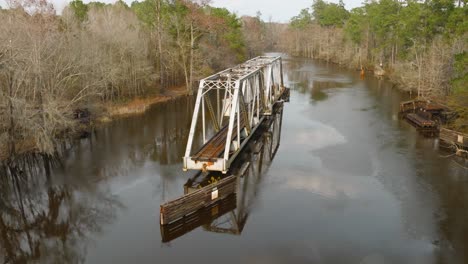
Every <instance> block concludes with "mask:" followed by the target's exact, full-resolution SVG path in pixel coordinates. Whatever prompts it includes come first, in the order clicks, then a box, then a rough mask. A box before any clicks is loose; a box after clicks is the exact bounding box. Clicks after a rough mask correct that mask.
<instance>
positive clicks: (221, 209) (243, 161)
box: [161, 106, 283, 243]
mask: <svg viewBox="0 0 468 264" xmlns="http://www.w3.org/2000/svg"><path fill="white" fill-rule="evenodd" d="M282 120H283V106H280V107H279V108H278V109H277V110H276V112H275V114H274V115H272V116H271V117H270V118H269V119H267V120H266V121H265V122H264V123H263V124H262V125H261V127H259V128H258V129H257V131H256V132H255V134H254V135H253V136H252V138H251V139H250V141H249V142H248V143H247V145H246V146H245V148H244V149H243V151H242V152H241V153H240V154H239V156H238V158H237V159H236V160H235V161H234V163H233V164H232V166H231V168H230V170H229V171H228V173H227V174H226V175H235V176H236V177H237V182H236V188H235V189H236V190H235V191H234V192H233V193H231V194H229V195H228V196H227V197H225V198H224V199H221V200H219V201H217V202H215V203H213V204H211V205H209V206H207V207H204V208H202V209H200V210H198V211H196V212H194V213H192V214H189V215H187V216H185V217H183V218H182V219H180V220H177V221H175V222H174V223H171V224H169V225H162V226H161V238H162V242H164V243H168V242H170V241H172V240H174V239H176V238H178V237H181V236H183V235H185V234H187V233H189V232H190V231H192V230H194V229H196V228H198V227H200V226H202V227H203V230H205V231H208V232H215V233H222V234H232V235H240V234H241V233H242V231H243V229H244V226H245V223H246V222H247V218H248V216H249V213H250V211H251V210H252V208H253V205H254V203H255V200H256V197H257V193H258V192H259V185H260V183H261V181H262V177H263V176H264V174H265V173H266V171H267V170H268V168H269V167H270V165H271V162H272V161H273V159H274V157H275V155H276V153H277V151H278V149H279V146H280V140H281V127H282ZM221 177H225V175H224V176H223V175H221V174H220V173H213V172H212V173H206V174H204V173H200V174H198V175H196V176H195V177H193V178H191V179H189V180H188V181H187V182H186V183H185V185H184V190H186V193H190V192H192V191H195V190H197V189H198V188H201V187H205V186H208V185H209V184H210V181H211V180H212V179H216V178H218V179H219V178H221Z"/></svg>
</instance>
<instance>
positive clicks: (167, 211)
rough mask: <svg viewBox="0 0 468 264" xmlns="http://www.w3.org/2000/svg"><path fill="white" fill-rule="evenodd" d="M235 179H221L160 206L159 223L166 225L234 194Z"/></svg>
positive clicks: (230, 177) (232, 176) (234, 177)
mask: <svg viewBox="0 0 468 264" xmlns="http://www.w3.org/2000/svg"><path fill="white" fill-rule="evenodd" d="M236 182H237V177H236V176H235V175H231V176H228V177H226V178H223V179H221V180H219V181H217V182H215V183H212V184H210V185H208V186H205V187H203V188H200V189H199V190H196V191H194V192H192V193H189V194H186V195H184V196H181V197H179V198H177V199H175V200H172V201H170V202H167V203H165V204H162V205H161V206H160V213H159V214H160V223H161V225H167V224H170V223H172V222H174V221H177V220H179V219H181V218H183V217H186V216H188V215H190V214H191V213H194V212H196V211H198V210H199V209H201V208H204V207H206V206H209V205H210V204H213V203H215V202H217V201H218V200H220V199H223V198H226V197H227V196H228V195H230V194H234V193H235V192H236Z"/></svg>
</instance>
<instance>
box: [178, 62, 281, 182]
mask: <svg viewBox="0 0 468 264" xmlns="http://www.w3.org/2000/svg"><path fill="white" fill-rule="evenodd" d="M286 94H288V89H287V88H285V87H284V85H283V69H282V60H281V57H267V56H260V57H256V58H253V59H251V60H248V61H246V62H244V63H242V64H239V65H237V66H235V67H233V68H229V69H226V70H224V71H221V72H219V73H216V74H214V75H212V76H210V77H207V78H205V79H202V80H201V81H200V85H199V88H198V93H197V98H196V102H195V109H194V112H193V117H192V123H191V127H190V133H189V138H188V143H187V148H186V151H185V155H184V157H183V169H184V170H202V171H221V172H222V173H227V171H228V169H229V167H230V165H231V163H232V162H233V161H234V159H235V158H236V156H237V155H238V154H239V152H240V151H241V150H242V148H243V147H244V146H245V144H246V143H247V142H248V140H249V138H250V137H251V135H252V134H253V133H254V132H255V130H256V129H257V128H258V126H259V125H260V124H261V123H262V122H263V121H264V120H265V118H267V117H268V116H270V115H272V113H273V108H274V106H275V105H276V104H277V103H278V102H280V101H282V100H283V97H284V96H285V95H286ZM197 131H201V135H200V136H201V138H202V140H201V141H202V146H201V147H200V148H197V146H196V143H195V141H196V140H195V138H196V136H197V135H196V132H197Z"/></svg>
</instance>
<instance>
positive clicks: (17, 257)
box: [0, 155, 121, 263]
mask: <svg viewBox="0 0 468 264" xmlns="http://www.w3.org/2000/svg"><path fill="white" fill-rule="evenodd" d="M58 165H59V160H58V158H56V157H50V156H46V155H28V156H23V157H18V158H16V159H15V160H13V161H11V162H9V163H8V164H7V163H4V164H2V165H1V166H0V175H2V180H1V181H0V210H1V215H0V234H1V236H0V241H1V243H0V246H1V249H2V250H1V251H0V260H3V263H27V262H32V261H35V262H37V261H40V262H44V263H77V262H82V261H83V260H84V258H85V256H86V246H85V245H86V244H85V243H82V242H83V241H86V240H87V239H88V236H89V234H90V233H98V232H100V231H101V228H102V226H103V225H104V224H108V223H109V222H111V221H112V220H113V218H114V216H115V214H114V213H115V210H116V208H119V207H120V206H121V204H120V202H119V201H118V200H117V199H116V198H115V197H114V196H112V195H111V194H109V193H108V192H104V191H99V192H93V193H92V194H91V193H88V192H87V191H86V190H80V189H78V188H75V186H70V185H68V184H64V183H60V182H59V181H56V179H55V174H54V173H53V172H52V171H53V170H54V169H56V168H57V167H58Z"/></svg>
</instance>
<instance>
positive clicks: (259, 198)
mask: <svg viewBox="0 0 468 264" xmlns="http://www.w3.org/2000/svg"><path fill="white" fill-rule="evenodd" d="M283 64H284V74H285V76H284V77H285V84H286V86H288V87H290V88H291V98H290V102H289V103H286V104H285V105H284V111H283V115H282V126H281V141H280V142H281V143H280V145H279V148H278V150H277V152H276V155H275V156H274V157H272V156H269V157H270V159H269V160H268V159H267V160H263V164H262V165H261V167H262V170H259V172H258V175H255V176H252V178H250V180H249V181H248V182H247V183H246V185H245V186H246V187H245V188H246V190H247V191H245V193H247V195H246V197H239V195H240V194H238V197H237V201H239V200H242V201H244V202H245V201H247V202H246V204H247V206H246V207H245V208H243V209H242V212H239V211H240V207H239V206H238V208H237V213H238V214H242V215H243V216H244V218H243V222H242V223H241V224H240V225H241V226H239V223H237V226H236V228H235V230H236V232H220V231H219V230H221V229H214V228H210V227H209V226H210V223H212V224H213V223H217V224H219V225H218V226H223V227H226V228H227V229H224V230H231V229H229V228H230V224H233V225H236V224H234V223H232V222H230V221H229V217H227V216H228V215H230V214H231V213H229V212H228V213H227V214H226V215H222V216H221V217H219V218H217V219H211V220H209V221H208V222H204V224H203V225H202V226H199V227H197V226H194V227H192V228H191V229H193V230H190V229H188V230H186V231H184V232H182V233H181V234H179V235H178V236H175V237H173V238H172V240H171V239H169V240H170V241H168V242H166V241H167V240H166V239H164V241H165V242H163V236H162V229H161V228H160V225H159V206H160V204H161V203H163V202H164V201H168V200H170V199H172V198H176V197H178V196H180V195H182V194H183V192H184V187H183V186H184V183H185V182H186V181H187V179H188V178H189V177H191V176H192V175H193V174H194V173H193V172H183V171H182V164H181V161H182V158H181V157H182V156H183V154H184V151H185V144H186V141H187V135H188V130H189V126H190V121H191V114H192V109H193V101H194V99H193V98H181V99H177V100H175V101H171V102H168V103H164V104H159V105H155V106H153V107H152V108H151V109H150V110H149V111H148V112H147V113H145V114H144V115H140V116H132V117H127V118H121V119H118V120H116V121H113V122H111V123H108V124H105V125H103V126H102V127H100V128H98V129H96V131H95V132H94V133H92V135H91V137H90V138H86V139H82V140H81V141H79V142H78V143H76V145H74V147H73V148H72V149H71V150H70V151H68V152H67V153H65V154H64V155H63V157H61V158H60V159H59V160H57V161H54V162H53V163H52V164H51V165H50V166H45V167H44V166H43V164H44V160H43V159H42V158H41V157H32V158H30V159H28V160H26V161H25V164H26V165H28V166H26V165H25V166H26V167H28V169H25V168H18V169H17V173H16V174H15V175H16V176H12V175H9V176H6V175H5V176H4V177H2V179H0V181H1V185H0V188H1V194H0V208H1V218H0V243H1V244H0V262H1V263H115V264H117V263H365V264H370V263H373V264H374V263H375V264H383V263H468V171H467V170H466V169H464V168H462V167H461V166H460V164H459V163H460V161H457V160H456V159H453V158H452V157H446V156H447V155H448V154H447V153H444V152H441V151H440V150H438V142H437V140H436V139H431V138H424V137H422V136H420V135H419V134H418V133H417V132H416V131H415V129H414V128H413V127H411V126H410V125H408V124H407V123H405V122H404V121H401V120H399V119H398V105H399V102H400V101H402V100H406V99H408V98H407V96H405V95H403V94H402V93H400V92H398V91H397V90H396V89H394V88H392V85H391V84H390V83H388V82H386V81H383V80H378V79H376V78H374V77H366V78H365V79H364V80H361V79H360V76H359V72H357V71H356V72H355V71H350V70H346V69H342V68H339V67H337V66H335V65H330V64H325V63H323V62H317V61H313V60H308V59H300V58H285V59H284V60H283ZM248 158H250V159H251V161H254V160H255V161H258V160H259V158H258V157H250V156H249V157H248ZM35 164H36V165H35ZM41 164H42V165H41ZM465 165H466V164H465ZM41 166H42V167H41ZM36 167H37V168H36ZM26 171H29V172H28V173H26ZM235 202H236V201H235V200H234V207H228V211H230V210H234V209H233V208H235V207H236V206H235ZM227 203H229V201H228V202H227ZM216 210H218V209H216ZM234 211H236V210H234ZM234 211H233V212H234ZM211 213H212V214H213V211H211ZM216 213H219V212H218V211H216ZM223 213H224V212H223ZM220 214H221V213H220ZM225 219H226V220H225ZM223 221H224V222H223ZM231 227H232V226H231ZM216 230H218V232H216Z"/></svg>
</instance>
